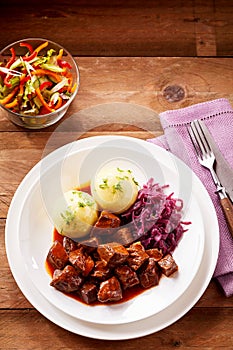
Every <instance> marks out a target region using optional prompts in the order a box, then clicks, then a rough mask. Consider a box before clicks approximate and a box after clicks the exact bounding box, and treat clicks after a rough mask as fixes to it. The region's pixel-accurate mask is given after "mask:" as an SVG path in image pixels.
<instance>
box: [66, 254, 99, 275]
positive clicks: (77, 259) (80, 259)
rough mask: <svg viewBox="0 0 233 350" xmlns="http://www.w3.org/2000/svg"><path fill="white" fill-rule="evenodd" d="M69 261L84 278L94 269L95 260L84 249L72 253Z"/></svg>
mask: <svg viewBox="0 0 233 350" xmlns="http://www.w3.org/2000/svg"><path fill="white" fill-rule="evenodd" d="M69 261H70V263H71V264H72V265H73V266H74V267H75V268H76V270H77V271H79V272H80V273H81V274H82V275H83V276H88V275H89V274H90V272H91V270H92V269H93V267H94V261H93V259H92V258H91V256H90V255H88V254H86V253H85V251H84V249H83V247H81V248H79V249H76V250H74V251H72V252H70V254H69Z"/></svg>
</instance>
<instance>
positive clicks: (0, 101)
mask: <svg viewBox="0 0 233 350" xmlns="http://www.w3.org/2000/svg"><path fill="white" fill-rule="evenodd" d="M18 88H19V87H18V86H16V87H15V88H14V89H13V90H12V91H11V92H10V93H9V94H8V95H7V96H6V97H5V98H3V99H2V100H0V103H1V104H2V105H5V104H7V103H8V102H10V100H11V99H12V98H13V97H14V96H15V94H16V92H17V91H18Z"/></svg>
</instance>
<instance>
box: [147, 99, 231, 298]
mask: <svg viewBox="0 0 233 350" xmlns="http://www.w3.org/2000/svg"><path fill="white" fill-rule="evenodd" d="M194 119H201V120H202V121H204V123H205V125H206V127H207V128H208V130H209V132H210V134H211V135H212V136H213V138H214V140H215V142H216V143H217V145H218V147H219V149H220V151H221V153H222V155H223V156H224V157H225V160H226V161H227V162H228V163H229V164H230V166H231V167H232V169H233V109H232V107H231V105H230V103H229V101H228V100H227V99H217V100H213V101H208V102H203V103H199V104H196V105H192V106H189V107H186V108H182V109H178V110H170V111H166V112H163V113H161V114H160V121H161V124H162V127H163V130H164V135H163V136H161V137H158V138H155V139H150V140H148V141H149V142H152V143H155V144H157V145H159V146H161V147H163V148H165V149H167V150H168V151H170V152H172V153H173V154H174V155H176V156H177V157H179V158H180V159H181V160H183V161H184V162H185V163H186V164H187V165H188V166H189V167H191V168H192V170H193V171H194V172H195V173H196V174H197V176H198V177H199V178H200V179H201V181H202V183H203V184H204V185H205V187H206V189H207V191H208V193H209V195H210V197H211V199H212V201H213V204H214V206H215V209H216V214H217V217H218V222H219V228H220V250H219V257H218V261H217V265H216V269H215V272H214V276H213V277H214V278H215V279H216V280H217V281H218V282H219V284H220V286H221V287H222V289H223V291H224V293H225V295H226V296H231V295H233V239H232V237H231V235H230V232H229V230H228V227H227V225H226V221H225V218H224V215H223V212H222V209H221V206H220V202H219V198H218V195H217V194H216V193H215V190H216V187H215V185H214V183H213V180H212V178H211V175H210V173H209V171H208V170H207V169H205V168H203V167H202V166H201V165H200V164H199V162H198V160H197V157H196V153H195V150H194V148H193V145H192V142H191V140H190V137H189V134H188V132H187V126H188V125H189V123H190V122H191V121H192V120H194ZM207 220H208V218H207Z"/></svg>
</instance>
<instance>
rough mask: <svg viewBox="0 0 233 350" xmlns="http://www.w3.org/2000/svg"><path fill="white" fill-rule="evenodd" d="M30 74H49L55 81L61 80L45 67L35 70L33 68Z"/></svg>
mask: <svg viewBox="0 0 233 350" xmlns="http://www.w3.org/2000/svg"><path fill="white" fill-rule="evenodd" d="M31 74H32V75H50V76H51V77H53V78H54V79H55V80H56V81H57V82H59V81H61V77H60V76H59V75H58V74H56V73H54V72H52V71H50V70H47V69H36V70H33V71H32V72H31Z"/></svg>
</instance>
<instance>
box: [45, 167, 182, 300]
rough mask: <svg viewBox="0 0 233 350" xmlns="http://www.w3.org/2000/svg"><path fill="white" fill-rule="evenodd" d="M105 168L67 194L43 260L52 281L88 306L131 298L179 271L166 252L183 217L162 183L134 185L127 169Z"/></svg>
mask: <svg viewBox="0 0 233 350" xmlns="http://www.w3.org/2000/svg"><path fill="white" fill-rule="evenodd" d="M108 171H109V172H108V174H107V175H106V174H105V173H103V172H100V173H99V174H98V176H97V180H96V181H95V182H94V185H93V184H92V186H90V187H89V188H85V191H86V192H85V191H82V190H76V189H74V190H71V191H68V192H67V193H66V194H65V197H66V199H67V203H66V204H65V206H64V201H63V203H62V206H61V208H62V210H63V211H62V212H60V217H59V218H58V219H57V221H56V222H55V230H54V239H53V244H52V246H51V248H50V249H49V252H48V255H47V259H46V263H47V268H48V271H49V272H50V274H51V276H52V281H51V283H50V285H51V286H52V287H54V288H56V289H57V290H59V291H61V292H63V293H66V294H67V295H69V296H71V297H73V298H75V299H77V300H79V301H82V302H84V303H86V304H91V305H96V304H103V303H108V304H109V303H116V302H122V301H126V300H129V299H130V298H131V297H134V296H136V295H137V294H139V293H141V292H142V291H144V290H145V289H148V288H151V287H154V286H157V285H158V284H159V281H160V279H161V277H162V276H164V278H166V277H170V276H172V275H173V274H174V273H175V272H177V270H178V266H177V264H176V262H175V260H174V258H173V256H172V254H173V251H174V249H175V248H176V247H177V245H178V242H179V240H180V239H181V237H182V235H183V232H185V231H187V230H184V228H183V224H188V223H184V222H182V221H181V209H182V201H181V200H180V199H174V198H173V197H172V195H173V194H169V195H167V194H166V193H165V188H167V187H168V186H160V185H159V184H157V183H154V180H153V179H150V180H149V181H148V182H147V183H146V184H145V185H143V187H142V188H141V189H139V190H137V187H138V183H137V182H136V181H135V179H134V177H133V174H132V172H131V170H123V169H120V168H119V167H117V168H116V169H113V170H112V169H110V170H108ZM100 175H101V176H100ZM136 194H137V195H136ZM104 203H105V204H106V205H105V204H104ZM121 203H122V205H123V207H124V210H121V205H120V204H121ZM114 210H115V211H114ZM82 220H83V221H84V222H81V221H82ZM56 224H57V226H56Z"/></svg>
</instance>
